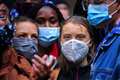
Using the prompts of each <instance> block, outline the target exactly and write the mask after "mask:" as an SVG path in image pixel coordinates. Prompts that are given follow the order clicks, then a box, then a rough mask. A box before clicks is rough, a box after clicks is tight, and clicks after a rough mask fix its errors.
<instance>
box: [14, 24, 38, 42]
mask: <svg viewBox="0 0 120 80" xmlns="http://www.w3.org/2000/svg"><path fill="white" fill-rule="evenodd" d="M37 36H38V33H37V26H36V25H35V24H33V23H31V22H19V23H17V24H16V32H15V37H18V38H30V39H34V40H36V41H37Z"/></svg>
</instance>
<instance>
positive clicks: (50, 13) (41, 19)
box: [36, 6, 59, 27]
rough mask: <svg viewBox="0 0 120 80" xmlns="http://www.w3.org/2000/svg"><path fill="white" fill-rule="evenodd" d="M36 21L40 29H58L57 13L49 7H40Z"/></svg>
mask: <svg viewBox="0 0 120 80" xmlns="http://www.w3.org/2000/svg"><path fill="white" fill-rule="evenodd" d="M36 20H37V21H38V23H39V25H40V26H41V27H59V20H58V17H57V13H56V12H55V10H53V9H52V8H50V7H47V6H45V7H42V8H41V9H40V10H39V11H38V13H37V17H36Z"/></svg>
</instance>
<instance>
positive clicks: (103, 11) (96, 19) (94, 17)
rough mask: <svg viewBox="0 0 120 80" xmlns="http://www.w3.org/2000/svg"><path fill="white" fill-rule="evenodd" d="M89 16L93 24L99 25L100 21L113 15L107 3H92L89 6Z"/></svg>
mask: <svg viewBox="0 0 120 80" xmlns="http://www.w3.org/2000/svg"><path fill="white" fill-rule="evenodd" d="M87 14H88V16H87V19H88V21H89V23H90V25H92V26H95V27H96V26H97V25H99V24H100V23H102V22H104V21H106V20H109V19H110V18H111V16H110V15H109V11H108V5H107V4H99V5H97V4H90V5H89V6H88V13H87Z"/></svg>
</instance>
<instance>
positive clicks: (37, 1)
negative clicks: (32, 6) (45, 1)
mask: <svg viewBox="0 0 120 80" xmlns="http://www.w3.org/2000/svg"><path fill="white" fill-rule="evenodd" d="M25 2H27V3H39V2H41V0H26V1H25Z"/></svg>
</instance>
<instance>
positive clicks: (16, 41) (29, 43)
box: [12, 37, 38, 60]
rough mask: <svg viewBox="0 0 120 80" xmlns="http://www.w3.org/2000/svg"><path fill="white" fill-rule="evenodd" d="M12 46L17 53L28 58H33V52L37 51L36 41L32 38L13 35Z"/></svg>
mask: <svg viewBox="0 0 120 80" xmlns="http://www.w3.org/2000/svg"><path fill="white" fill-rule="evenodd" d="M12 46H13V47H14V48H15V50H16V51H17V53H18V54H20V55H22V56H25V57H26V58H27V59H29V60H30V59H31V58H33V56H34V54H37V53H38V48H37V41H35V40H33V39H28V38H16V37H14V38H13V39H12Z"/></svg>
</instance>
